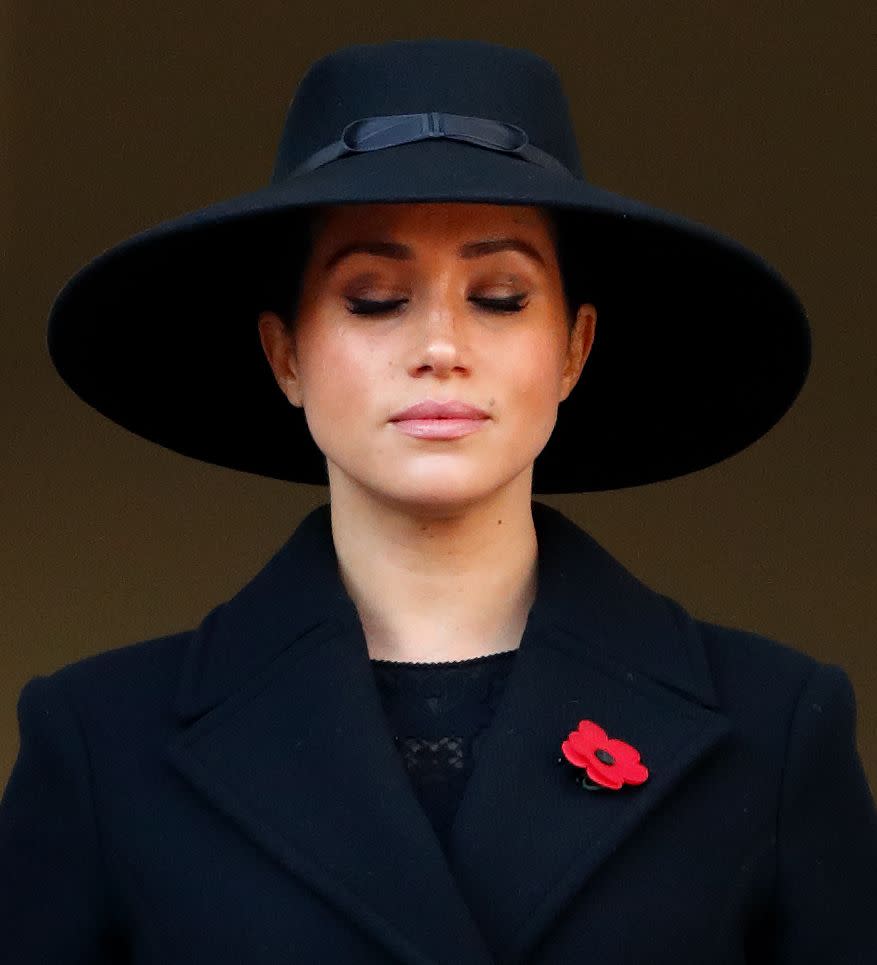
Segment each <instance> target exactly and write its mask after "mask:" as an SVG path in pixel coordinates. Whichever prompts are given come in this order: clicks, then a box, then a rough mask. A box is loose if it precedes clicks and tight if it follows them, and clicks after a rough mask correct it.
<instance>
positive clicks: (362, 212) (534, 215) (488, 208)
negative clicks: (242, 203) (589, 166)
mask: <svg viewBox="0 0 877 965" xmlns="http://www.w3.org/2000/svg"><path fill="white" fill-rule="evenodd" d="M312 227H313V241H314V244H320V245H325V244H330V243H335V242H337V241H339V240H342V239H346V238H353V237H354V236H357V237H381V236H387V237H390V236H400V237H401V236H402V235H405V236H408V237H409V238H417V237H419V238H422V239H424V240H426V239H436V240H439V239H442V238H447V239H449V240H450V239H454V240H463V236H466V238H467V239H468V238H469V237H470V236H471V238H472V239H475V238H488V237H490V236H491V235H497V236H498V235H499V234H500V233H503V234H509V233H514V234H518V235H523V236H525V237H527V238H529V239H531V240H533V241H536V242H543V243H545V242H549V241H550V240H551V239H552V225H551V220H550V218H549V217H548V215H547V214H546V213H545V211H544V210H543V209H541V208H537V207H534V206H531V205H503V204H481V203H478V204H475V203H461V202H447V203H398V204H343V205H331V206H327V207H324V208H321V209H319V211H317V212H316V215H315V217H314V220H313V226H312Z"/></svg>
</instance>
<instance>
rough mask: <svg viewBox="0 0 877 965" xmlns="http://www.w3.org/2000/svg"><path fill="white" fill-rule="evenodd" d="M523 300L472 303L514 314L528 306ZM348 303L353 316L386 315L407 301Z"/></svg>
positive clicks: (358, 300) (477, 300) (516, 297)
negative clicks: (522, 302)
mask: <svg viewBox="0 0 877 965" xmlns="http://www.w3.org/2000/svg"><path fill="white" fill-rule="evenodd" d="M523 298H524V295H512V296H511V297H510V298H473V299H471V301H473V302H475V303H476V305H481V306H483V307H485V308H487V309H488V310H489V311H494V312H499V313H512V312H519V311H521V310H522V309H523V308H524V307H525V306H526V303H524V304H521V300H522V299H523ZM348 301H349V302H350V304H351V306H352V307H351V308H350V309H349V311H350V313H351V314H352V315H385V314H387V313H388V312H390V311H391V310H392V309H394V308H397V307H398V306H400V305H402V304H404V303H405V302H406V301H407V299H405V298H399V299H395V300H393V301H388V302H380V301H371V300H370V299H368V298H348Z"/></svg>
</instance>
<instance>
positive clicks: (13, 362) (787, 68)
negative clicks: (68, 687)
mask: <svg viewBox="0 0 877 965" xmlns="http://www.w3.org/2000/svg"><path fill="white" fill-rule="evenodd" d="M874 9H875V8H874V4H873V3H870V2H859V3H843V2H840V3H838V2H829V0H824V2H819V3H815V2H811V3H774V4H767V5H765V4H755V3H748V2H741V0H734V2H730V0H711V2H710V3H709V4H697V3H693V2H691V0H688V2H675V3H647V2H641V3H623V2H621V3H619V2H615V3H608V2H607V3H602V4H597V3H587V2H585V3H582V2H579V3H568V2H564V3H558V4H556V5H553V6H552V5H551V4H546V3H532V4H520V3H518V4H507V3H504V4H500V3H496V2H485V0H482V2H481V3H478V4H473V3H461V2H456V0H448V2H445V3H444V4H431V5H424V4H420V3H418V4H410V5H409V4H402V3H398V2H396V3H393V4H386V5H383V4H381V3H376V2H373V3H367V2H366V3H364V2H356V3H350V2H348V3H331V2H327V3H322V4H318V5H313V4H307V5H305V4H301V5H296V4H294V3H288V2H280V0H261V2H256V3H253V2H248V3H245V2H243V0H234V2H219V3H217V2H215V0H212V2H206V0H204V2H195V0H174V2H173V3H165V2H160V0H159V2H152V3H149V4H129V3H119V2H113V3H110V2H107V0H104V2H100V3H94V2H87V0H84V2H76V3H73V2H63V0H61V2H52V3H50V2H42V3H40V2H38V0H12V2H7V3H6V5H5V6H3V7H2V8H0V18H2V22H0V38H2V41H0V42H2V44H3V45H4V47H5V48H6V49H3V50H0V71H2V75H0V82H2V86H0V110H2V122H3V136H2V138H0V144H2V152H3V154H2V164H3V170H2V189H3V196H2V197H3V200H2V204H3V208H2V219H0V233H2V234H0V242H2V251H3V260H2V271H3V277H2V293H0V298H2V300H0V318H2V330H3V343H2V344H3V351H2V356H0V357H2V365H3V371H2V380H0V392H2V399H0V413H2V418H3V422H4V428H3V434H2V443H0V453H2V467H0V468H2V480H3V485H2V487H0V493H2V500H3V506H2V512H3V516H2V522H3V540H2V542H0V553H2V557H0V573H2V588H3V593H2V609H3V632H2V638H0V646H2V669H3V673H2V676H0V786H2V784H4V783H5V779H6V777H7V774H8V771H9V769H10V768H11V766H12V763H13V760H14V757H15V754H16V750H17V742H18V731H17V723H16V717H15V705H16V699H17V695H18V693H19V691H20V689H21V687H22V686H23V684H24V683H25V681H26V680H27V679H29V678H30V677H31V676H33V675H35V674H42V673H47V672H50V671H52V670H54V669H55V668H57V667H59V666H61V665H62V664H65V663H68V662H70V661H73V660H76V659H78V658H81V657H84V656H86V655H88V654H93V653H97V652H99V651H102V650H106V649H109V648H113V647H118V646H123V645H125V644H127V643H133V642H135V641H137V640H142V639H146V638H148V637H151V636H157V635H159V634H164V633H169V632H172V631H176V630H180V629H184V628H187V627H191V626H194V625H196V624H197V623H198V622H199V621H200V619H201V618H202V617H203V616H204V614H205V613H206V612H207V611H208V610H209V609H210V608H211V607H213V606H214V605H215V604H217V603H218V602H220V601H222V600H224V599H226V598H227V597H229V596H230V595H232V594H233V593H234V592H235V591H236V590H237V589H238V588H239V587H240V586H242V585H243V584H244V583H245V582H246V581H247V580H248V579H249V578H250V577H251V576H252V575H253V574H254V573H255V572H256V571H257V570H258V569H259V568H260V567H261V566H262V565H263V563H264V562H265V561H266V560H267V559H268V557H269V556H270V555H271V554H272V553H273V552H274V551H275V550H276V549H277V548H278V547H279V546H280V545H281V543H282V542H283V541H284V540H285V539H286V538H287V536H288V535H289V533H290V532H291V531H292V529H293V528H294V527H295V525H296V524H297V522H298V521H299V520H300V519H301V517H302V516H303V515H304V514H305V512H307V511H308V510H309V509H311V508H312V507H313V506H315V505H317V503H319V502H322V501H324V500H325V499H326V497H327V493H326V491H325V490H323V489H321V488H320V487H306V486H296V485H290V484H285V483H281V482H277V481H270V480H266V479H261V478H259V477H256V476H251V475H248V474H245V473H240V472H234V471H231V470H224V469H220V468H218V467H213V466H208V465H206V464H200V463H198V462H195V461H194V460H190V459H187V458H186V457H184V456H180V455H177V454H175V453H172V452H169V451H165V450H163V449H161V448H159V447H157V446H155V445H153V444H150V443H148V442H145V441H144V440H141V439H139V438H137V437H135V436H133V435H130V434H128V433H126V432H125V431H124V430H122V429H120V428H118V427H116V426H115V425H113V424H112V423H110V422H108V421H107V420H105V419H104V418H103V417H101V416H99V415H98V414H97V413H95V412H94V411H92V410H91V409H89V408H88V407H87V406H85V404H84V403H82V402H80V401H79V399H78V398H76V396H74V395H73V393H72V392H71V391H70V390H69V389H67V387H66V386H65V385H64V384H63V383H62V382H61V380H60V379H59V378H58V376H57V375H56V374H55V372H54V369H53V368H52V366H51V363H50V361H49V358H48V355H47V353H46V349H45V319H46V315H47V312H48V309H49V306H50V304H51V302H52V299H53V297H54V296H55V294H56V293H57V291H58V290H59V288H60V287H61V285H62V284H63V283H64V281H65V280H66V279H67V277H68V276H69V275H70V274H72V273H73V272H74V271H75V270H76V269H77V268H78V267H80V265H82V264H84V263H85V262H86V261H87V260H89V259H90V258H92V257H94V256H95V255H97V254H98V253H99V252H100V251H101V250H103V249H104V248H107V247H110V246H111V245H113V244H115V243H116V242H118V241H120V240H122V239H123V238H125V237H127V236H129V235H131V234H134V233H135V232H137V231H139V230H141V229H143V228H145V227H148V226H149V225H151V224H154V223H156V222H158V221H160V220H164V219H166V218H170V217H173V216H175V215H178V214H181V213H183V212H184V211H187V210H191V209H194V208H196V207H200V206H202V205H205V204H209V203H210V202H212V201H216V200H219V199H220V198H223V197H227V196H232V195H235V194H241V193H244V192H246V191H249V190H252V189H254V188H257V187H259V186H260V185H262V184H263V183H265V182H266V181H267V179H268V176H269V174H270V170H271V166H272V163H273V156H274V151H275V147H276V144H277V140H278V138H279V134H280V128H281V125H282V122H283V118H284V114H285V110H286V106H287V104H288V102H289V99H290V98H291V96H292V93H293V91H294V88H295V85H296V83H297V81H298V79H299V78H300V76H301V74H302V73H303V71H304V70H305V69H306V68H307V67H308V65H309V64H310V63H311V62H312V61H313V60H315V59H316V58H317V57H319V56H322V55H323V54H325V53H327V52H329V51H330V50H332V49H334V48H336V47H338V46H342V45H344V44H347V43H360V42H370V41H380V40H388V39H402V38H415V37H425V36H441V37H448V38H451V37H460V38H477V39H483V40H491V41H497V42H500V43H507V44H510V45H513V46H525V47H529V48H531V49H532V50H534V51H536V52H538V53H540V54H542V55H544V56H546V57H547V58H548V59H549V60H551V61H552V62H553V63H554V64H555V66H556V67H557V69H558V71H559V72H560V74H561V77H562V79H563V81H564V84H565V87H566V90H567V92H568V95H569V98H570V101H571V104H572V108H573V113H574V123H575V125H576V131H577V134H578V138H579V143H580V146H581V151H582V156H583V159H584V167H585V172H586V174H587V176H588V177H589V179H590V180H592V181H594V182H595V183H597V184H599V185H601V186H602V187H605V188H608V189H610V190H613V191H616V192H618V193H621V194H625V195H628V196H631V197H634V198H638V199H641V200H643V201H646V202H649V203H651V204H654V205H657V206H659V207H664V208H668V209H670V210H673V211H677V212H679V213H680V214H683V215H686V216H688V217H691V218H694V219H696V220H698V221H702V222H705V223H707V224H709V225H712V226H713V227H715V228H717V229H718V230H720V231H722V232H724V233H726V234H729V235H731V236H733V237H735V238H737V239H739V240H740V241H741V242H743V243H744V244H746V245H748V246H750V247H752V248H753V249H755V250H756V251H757V252H758V253H759V254H761V255H762V256H763V257H764V258H766V259H767V260H768V261H769V262H770V263H772V264H773V265H774V266H775V267H776V268H777V269H778V270H779V271H780V273H781V274H782V275H783V276H784V277H785V278H786V279H787V280H788V281H789V282H790V283H791V284H792V285H793V287H795V289H796V290H797V291H798V293H799V294H800V296H801V299H802V301H803V303H804V305H805V306H806V307H807V309H808V312H809V314H810V317H811V321H812V325H813V333H814V360H813V368H812V373H811V377H810V380H809V382H808V384H807V385H806V386H805V388H804V391H803V392H802V394H801V396H800V397H799V400H798V403H797V404H796V406H795V407H794V408H793V409H792V410H791V412H790V413H789V414H788V415H787V416H786V417H785V418H784V419H783V420H782V422H781V423H780V424H779V425H778V426H777V427H776V428H775V429H774V430H773V431H772V432H770V433H769V434H768V435H767V436H766V437H765V438H764V439H762V440H761V441H759V442H758V443H756V444H755V445H754V446H752V447H751V448H750V449H748V450H747V451H746V452H744V453H742V454H740V455H738V456H736V457H734V458H732V459H730V460H728V461H726V462H725V463H723V464H722V465H719V466H716V467H713V468H711V469H709V470H705V471H703V472H700V473H697V474H695V475H692V476H690V477H688V478H684V479H679V480H676V481H671V482H666V483H660V484H656V485H652V486H649V487H645V488H642V489H632V490H626V491H621V492H616V493H601V494H594V495H585V496H563V497H544V501H545V502H548V503H550V504H552V505H554V506H556V507H558V508H560V509H561V510H563V511H565V512H567V513H568V515H570V516H571V517H572V518H573V519H575V520H576V521H577V522H578V523H579V524H580V525H582V526H584V527H585V528H586V529H588V530H589V531H590V532H591V533H592V534H593V535H594V536H595V537H596V538H597V539H598V540H599V541H601V542H602V543H603V544H604V545H605V546H606V547H607V548H608V549H609V550H610V551H611V552H612V553H614V554H615V555H616V556H617V557H618V558H619V559H620V560H621V561H622V562H623V563H625V564H626V565H627V566H628V567H629V568H631V569H632V570H633V571H634V572H635V573H636V574H637V575H638V576H639V577H640V578H641V579H643V580H644V581H645V582H647V583H649V584H650V585H652V586H653V587H655V588H656V589H659V590H661V591H662V592H665V593H669V594H670V595H672V596H674V597H675V598H677V599H679V600H680V601H681V602H683V603H684V604H685V605H686V606H688V608H689V609H690V610H691V611H692V612H693V613H694V614H695V615H697V616H699V617H702V618H705V619H709V620H713V621H716V622H721V623H725V624H729V625H732V626H738V627H745V628H748V629H752V630H757V631H759V632H761V633H764V634H767V635H769V636H771V637H774V638H776V639H779V640H781V641H783V642H784V643H787V644H790V645H791V646H794V647H796V648H798V649H800V650H803V651H806V652H808V653H810V654H812V655H814V656H815V657H818V658H820V659H822V660H826V661H831V662H836V663H839V664H841V665H842V666H843V667H844V668H845V669H846V670H847V672H848V673H849V675H850V677H851V678H852V680H853V683H854V685H855V688H856V693H857V697H858V706H859V710H858V712H859V731H858V741H859V747H860V750H861V753H862V757H863V760H864V763H865V767H866V771H867V772H868V775H869V780H870V781H871V784H872V787H877V667H875V661H874V638H875V632H874V627H875V624H877V593H875V584H877V567H875V562H874V552H875V543H877V540H875V536H877V532H875V529H877V527H875V510H874V498H873V490H874V482H875V428H874V426H875V397H877V389H875V379H877V363H875V358H877V353H875V347H874V341H873V338H872V332H873V330H874V326H875V311H874V306H875V288H874V284H873V277H874V268H873V262H874V251H875V237H874V211H875V209H874V200H875V192H874V178H875V169H877V166H875V160H877V159H875V153H874V138H873V133H874V115H873V95H874V89H875V76H874V69H873V67H874V57H873V54H874V51H873V46H872V43H873V37H874V29H875V16H874V13H873V10H874ZM631 283H632V284H635V283H636V279H635V278H632V279H631ZM725 295H726V296H727V297H731V298H733V292H728V293H725ZM118 325H119V328H120V332H121V333H122V337H123V338H124V337H125V336H126V333H125V332H124V329H125V325H126V320H125V318H124V317H120V318H119V319H118ZM726 337H727V338H728V339H746V340H749V341H751V343H752V350H753V351H758V333H757V331H756V330H754V329H753V328H752V327H751V326H750V320H749V319H748V318H746V317H745V316H741V317H740V318H739V324H738V325H737V326H735V328H734V329H733V330H731V331H728V332H727V333H726ZM128 344H129V345H130V346H131V347H130V351H132V352H136V350H137V348H136V336H134V335H132V337H131V339H130V341H129V343H128ZM120 364H124V360H123V359H121V360H120ZM222 390H223V387H222V386H221V385H217V386H216V391H217V392H221V391H222ZM594 418H599V413H594ZM277 443H278V445H282V444H283V440H281V439H278V440H277ZM583 444H585V445H586V444H587V429H586V427H584V428H583ZM764 684H765V687H770V684H771V682H770V681H769V680H765V681H764ZM823 765H824V766H825V767H826V772H827V775H828V776H829V777H830V773H831V762H830V761H822V762H816V765H815V766H823Z"/></svg>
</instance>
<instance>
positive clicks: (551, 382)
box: [507, 335, 564, 421]
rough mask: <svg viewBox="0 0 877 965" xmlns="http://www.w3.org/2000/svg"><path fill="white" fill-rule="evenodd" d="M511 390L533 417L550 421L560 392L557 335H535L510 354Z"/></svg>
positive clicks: (559, 357)
mask: <svg viewBox="0 0 877 965" xmlns="http://www.w3.org/2000/svg"><path fill="white" fill-rule="evenodd" d="M508 358H509V359H510V362H509V364H508V366H507V371H508V376H509V380H510V382H511V391H512V392H513V393H514V394H515V396H516V397H517V398H518V399H520V400H521V402H522V403H525V405H524V409H525V410H529V411H530V412H531V413H532V416H533V417H534V418H539V416H540V414H541V416H542V417H543V418H544V419H548V420H549V421H551V420H553V419H554V417H555V415H556V409H557V405H558V402H559V395H560V379H561V373H562V371H563V361H564V360H563V357H562V349H561V346H560V344H559V343H558V340H557V339H556V338H551V337H550V336H548V335H542V336H537V335H534V336H532V337H530V338H528V339H525V340H522V343H521V344H520V345H517V346H516V347H515V349H514V351H513V352H511V353H509V355H508Z"/></svg>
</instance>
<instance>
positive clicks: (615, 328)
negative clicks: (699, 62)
mask: <svg viewBox="0 0 877 965" xmlns="http://www.w3.org/2000/svg"><path fill="white" fill-rule="evenodd" d="M442 201H445V202H455V201H456V202H483V203H487V204H514V205H526V204H533V205H539V206H543V207H545V208H550V209H553V210H555V211H557V212H560V213H561V215H562V218H563V221H562V223H563V224H564V226H565V228H564V230H563V233H562V252H561V255H562V263H563V264H564V265H565V266H566V267H565V272H566V273H567V275H569V277H567V279H566V280H567V282H568V284H569V285H570V287H571V289H572V290H573V291H574V292H577V293H580V294H581V300H582V301H590V302H593V303H594V305H595V306H596V309H597V317H598V325H597V334H596V339H595V342H594V347H593V349H592V351H591V354H590V356H589V358H588V361H587V363H586V365H585V368H584V372H583V374H582V376H581V379H580V381H579V383H578V385H577V386H576V388H575V389H574V390H573V391H572V393H571V394H570V396H569V397H568V398H567V399H566V400H565V401H563V402H562V403H561V404H560V409H559V415H558V421H557V425H556V427H555V429H554V432H553V434H552V436H551V438H550V440H549V442H548V444H547V445H546V447H545V449H544V450H543V452H542V453H541V454H540V455H539V457H538V458H537V460H536V463H535V467H534V478H533V489H534V492H535V493H566V492H583V491H588V490H599V489H615V488H620V487H624V486H633V485H638V484H642V483H648V482H653V481H657V480H663V479H670V478H672V477H674V476H679V475H682V474H684V473H688V472H692V471H694V470H697V469H700V468H703V467H705V466H709V465H711V464H713V463H716V462H718V461H720V460H722V459H725V458H726V457H728V456H730V455H732V454H734V453H736V452H739V451H740V450H741V449H743V448H745V447H746V446H748V445H749V444H751V443H752V442H754V441H755V440H756V439H758V438H759V437H761V436H762V435H763V434H764V433H766V432H767V431H768V430H769V429H770V428H771V427H772V426H773V425H774V424H775V423H776V422H777V421H778V420H779V419H780V418H781V417H782V415H783V414H784V413H785V412H786V410H787V409H788V408H789V406H790V405H791V404H792V402H793V401H794V399H795V397H796V396H797V394H798V393H799V391H800V389H801V387H802V385H803V383H804V380H805V378H806V376H807V371H808V367H809V362H810V337H809V329H808V324H807V319H806V316H805V313H804V310H803V308H802V307H801V305H800V303H799V301H798V299H797V297H796V296H795V293H794V292H793V291H792V290H791V288H790V287H789V286H788V285H787V284H786V282H785V281H784V280H783V279H782V278H781V277H780V276H779V275H778V274H777V272H776V271H775V270H774V269H773V268H771V267H770V266H769V265H767V264H766V263H765V262H764V261H763V260H762V259H761V258H759V257H758V256H757V255H755V254H754V253H753V252H751V251H749V250H748V249H746V248H745V247H743V246H742V245H740V244H738V243H737V242H735V241H733V240H731V239H730V238H727V237H724V236H722V235H721V234H719V233H717V232H715V231H713V230H711V229H710V228H708V227H705V226H703V225H700V224H698V223H696V222H693V221H690V220H687V219H684V218H682V217H679V216H677V215H674V214H671V213H669V212H666V211H662V210H659V209H657V208H653V207H650V206H648V205H646V204H643V203H641V202H638V201H634V200H631V199H629V198H626V197H622V196H620V195H617V194H613V193H611V192H609V191H606V190H603V189H601V188H598V187H596V186H594V185H592V184H589V183H588V182H587V181H586V180H585V178H584V174H583V172H582V167H581V162H580V159H579V152H578V146H577V144H576V138H575V134H574V131H573V127H572V123H571V118H570V115H569V109H568V104H567V101H566V97H565V94H564V92H563V89H562V86H561V83H560V80H559V78H558V75H557V73H556V71H555V69H554V68H553V67H552V65H551V64H550V63H548V62H547V61H546V60H544V59H543V58H541V57H540V56H538V55H536V54H534V53H532V52H531V51H528V50H523V49H517V48H510V47H505V46H503V45H500V44H494V43H486V42H482V41H475V40H442V39H424V40H400V41H392V42H388V43H382V44H360V45H354V46H350V47H346V48H343V49H340V50H337V51H335V52H333V53H331V54H329V55H327V56H325V57H323V58H321V59H320V60H318V61H317V62H316V63H314V64H313V65H312V66H311V67H310V68H309V70H308V71H307V72H306V74H305V75H304V77H303V78H302V79H301V82H300V84H299V86H298V88H297V90H296V92H295V96H294V98H293V100H292V102H291V104H290V106H289V110H288V114H287V118H286V123H285V126H284V130H283V134H282V137H281V140H280V145H279V148H278V153H277V158H276V162H275V166H274V172H273V176H272V178H271V182H270V184H269V185H268V186H267V187H265V188H262V189H260V190H258V191H254V192H251V193H248V194H245V195H241V196H238V197H235V198H232V199H230V200H226V201H221V202H218V203H216V204H212V205H210V206H208V207H206V208H202V209H201V210H198V211H195V212H192V213H189V214H186V215H183V216H181V217H178V218H175V219H173V220H171V221H166V222H164V223H162V224H160V225H157V226H156V227H153V228H150V229H148V230H146V231H143V232H141V233H140V234H138V235H135V236H134V237H133V238H130V239H128V240H127V241H124V242H122V243H121V244H119V245H117V246H116V247H114V248H111V249H110V250H108V251H106V252H104V253H103V254H101V255H99V256H98V257H97V258H95V259H94V260H93V261H92V262H91V263H90V264H88V265H86V266H85V267H84V268H83V269H81V270H80V271H79V272H78V273H77V274H76V275H75V276H74V277H73V278H72V279H70V281H69V282H68V283H67V284H66V285H65V286H64V288H63V289H62V290H61V292H60V293H59V295H58V297H57V299H56V301H55V304H54V305H53V307H52V311H51V314H50V317H49V324H48V348H49V353H50V355H51V358H52V361H53V363H54V365H55V367H56V368H57V370H58V372H59V374H60V375H61V377H62V378H63V379H64V381H65V382H66V383H67V384H68V385H69V386H70V388H71V389H72V390H73V391H74V392H75V393H76V394H77V395H78V396H79V397H80V398H81V399H83V400H84V401H85V402H86V403H88V404H89V405H91V406H93V407H94V408H96V409H97V410H98V411H100V412H102V413H103V414H104V415H105V416H107V417H108V418H110V419H112V420H113V421H114V422H117V423H119V424H120V425H122V426H124V427H125V428H127V429H129V430H131V431H132V432H135V433H137V434H139V435H141V436H143V437H145V438H147V439H150V440H152V441H154V442H157V443H159V444H161V445H163V446H166V447H168V448H170V449H173V450H175V451H177V452H180V453H185V454H186V455H189V456H193V457H195V458H197V459H201V460H204V461H206V462H209V463H214V464H217V465H223V466H229V467H232V468H235V469H241V470H246V471H248V472H253V473H258V474H261V475H264V476H269V477H272V478H277V479H287V480H293V481H297V482H305V483H326V482H327V477H326V472H325V463H324V459H323V456H322V453H320V451H319V450H318V449H317V447H316V445H315V443H314V442H313V440H312V439H311V436H310V433H309V431H308V429H307V425H306V422H305V419H304V414H303V412H302V410H301V409H299V408H295V407H293V406H292V405H290V404H289V402H288V401H287V399H286V397H285V396H284V395H283V393H282V392H281V391H280V389H279V388H278V386H277V384H276V382H275V380H274V376H273V373H272V372H271V369H270V367H269V365H268V362H267V360H266V358H265V356H264V353H263V351H262V347H261V343H260V340H259V335H258V328H257V318H258V315H259V312H260V311H261V310H262V309H264V308H267V307H270V306H269V305H268V304H267V302H266V299H267V297H268V295H267V291H268V289H269V288H270V278H268V277H267V276H268V275H270V273H271V272H275V271H277V270H278V262H277V252H278V250H284V251H285V250H287V243H288V241H289V239H295V237H296V234H297V233H300V232H302V230H303V219H302V217H301V215H302V214H303V213H306V211H307V209H308V208H311V207H313V206H321V205H335V204H348V203H363V202H384V203H388V202H442ZM274 281H275V283H276V278H275V279H274ZM290 288H292V285H291V283H290Z"/></svg>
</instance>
